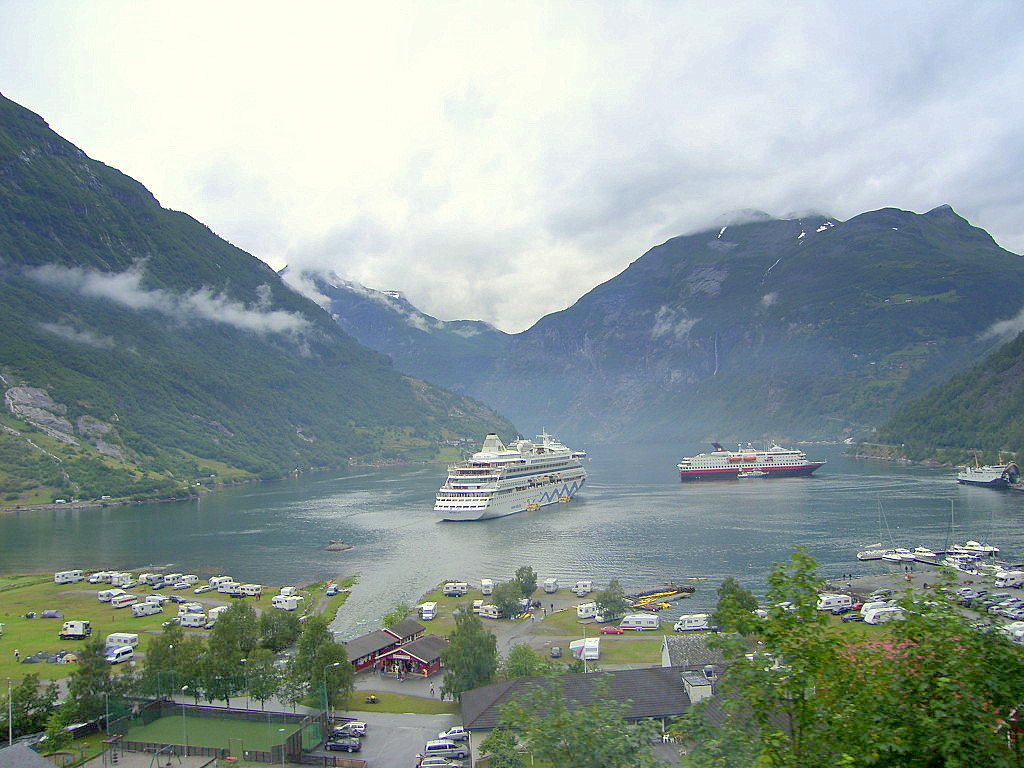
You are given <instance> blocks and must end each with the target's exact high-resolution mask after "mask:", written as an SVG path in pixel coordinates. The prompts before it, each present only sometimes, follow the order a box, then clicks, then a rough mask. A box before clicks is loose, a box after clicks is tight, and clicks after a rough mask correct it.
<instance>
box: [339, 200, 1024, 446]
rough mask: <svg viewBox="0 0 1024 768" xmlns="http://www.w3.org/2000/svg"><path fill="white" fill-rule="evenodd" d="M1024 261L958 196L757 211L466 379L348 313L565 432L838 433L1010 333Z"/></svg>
mask: <svg viewBox="0 0 1024 768" xmlns="http://www.w3.org/2000/svg"><path fill="white" fill-rule="evenodd" d="M1022 267H1024V262H1022V260H1021V257H1020V256H1017V255H1016V254H1013V253H1010V252H1008V251H1006V250H1004V249H1002V248H1000V247H999V246H998V245H997V244H996V243H995V242H994V241H993V239H992V238H991V236H990V235H988V234H987V233H986V232H984V231H983V230H981V229H979V228H976V227H973V226H972V225H970V224H969V223H968V222H967V221H966V220H964V219H963V218H962V217H960V216H959V215H957V214H956V213H955V212H954V211H953V209H952V208H950V207H949V206H941V207H939V208H936V209H934V210H932V211H929V212H927V213H925V214H915V213H911V212H908V211H903V210H898V209H895V208H886V209H882V210H878V211H871V212H868V213H864V214H861V215H859V216H856V217H854V218H852V219H850V220H848V221H845V222H844V221H840V220H838V219H835V218H833V217H829V216H824V215H813V216H805V217H797V218H791V219H782V220H780V219H772V218H771V217H769V216H768V215H767V214H761V213H757V212H747V213H746V214H745V215H743V216H740V217H737V218H735V219H733V220H732V223H726V225H725V226H721V227H716V228H714V229H711V230H707V231H703V232H698V233H695V234H691V235H687V236H681V237H676V238H673V239H671V240H669V241H667V242H665V243H663V244H661V245H659V246H656V247H654V248H652V249H651V250H649V251H648V252H647V253H645V254H644V255H643V256H641V257H640V258H639V259H637V260H636V261H635V262H633V263H632V264H631V265H630V266H629V267H628V268H627V269H626V270H624V271H623V272H622V273H621V274H619V275H617V276H616V277H614V278H612V279H611V280H609V281H607V282H605V283H603V284H601V285H599V286H597V287H596V288H594V289H593V290H592V291H590V292H589V293H587V294H586V295H585V296H583V297H582V298H580V299H579V300H578V301H577V302H576V303H575V304H574V305H573V306H571V307H569V308H568V309H566V310H563V311H561V312H556V313H554V314H551V315H548V316H546V317H544V318H542V319H541V320H540V321H539V322H538V323H537V324H536V325H534V326H533V327H531V328H530V329H528V330H526V331H524V332H522V333H520V334H516V335H514V336H512V337H510V338H509V339H508V343H507V344H504V345H502V346H500V347H497V346H496V348H495V352H494V354H492V355H490V359H489V363H488V361H486V360H481V359H478V361H477V364H478V365H479V370H476V371H474V372H473V374H472V376H471V377H470V378H467V376H466V374H465V372H464V371H462V370H459V369H460V366H459V365H458V364H457V361H456V360H452V359H444V358H440V357H438V356H437V354H443V352H439V353H437V354H435V355H434V356H433V357H432V360H431V361H430V369H429V376H428V374H427V372H426V367H425V366H422V365H419V364H416V363H415V362H414V361H412V360H409V359H407V358H405V357H403V356H402V355H400V354H398V353H397V352H396V350H395V349H394V348H393V347H392V346H391V345H390V343H389V342H388V341H387V339H386V338H385V337H382V336H377V337H373V338H371V336H372V335H371V334H369V333H368V331H367V329H366V328H361V327H360V323H359V322H358V318H357V317H355V316H348V317H346V318H345V319H344V320H339V322H343V323H344V325H345V327H346V328H347V329H348V330H349V331H350V332H351V333H352V334H353V335H354V336H355V337H356V338H358V339H360V340H362V341H364V343H367V344H370V345H371V346H374V347H375V348H376V349H378V350H380V351H382V352H384V353H386V354H390V355H393V357H394V359H395V361H396V365H398V366H399V367H400V368H402V369H403V370H405V371H407V372H410V373H414V374H416V375H423V376H424V377H428V378H430V379H431V380H432V381H434V382H436V383H439V384H441V385H443V386H449V387H452V388H457V387H458V388H460V389H461V391H464V392H466V393H467V394H470V395H472V396H473V397H476V398H478V399H480V400H481V401H483V402H486V403H487V404H488V405H491V406H492V407H494V408H496V409H497V410H499V411H501V412H502V413H504V414H506V415H507V416H509V417H510V418H511V419H512V420H513V421H515V422H516V423H517V424H520V425H523V426H533V427H538V428H539V427H540V426H546V427H548V428H551V429H556V430H558V433H559V434H560V435H562V436H564V437H566V438H567V439H580V438H585V439H589V440H598V441H599V440H631V439H641V438H643V439H680V438H685V439H686V440H687V442H688V444H692V445H694V446H696V444H698V443H699V442H701V441H702V440H703V439H709V438H714V439H733V438H737V439H752V438H756V437H758V436H761V435H772V436H777V437H780V438H805V439H816V438H823V439H836V438H842V437H846V436H849V435H852V434H858V433H861V432H863V431H865V430H866V429H867V428H869V427H871V426H873V425H877V424H880V423H882V422H883V421H884V420H885V419H886V418H888V417H889V416H890V415H891V414H892V413H893V412H894V411H895V410H896V408H897V407H899V405H901V404H903V403H906V402H907V401H908V400H910V399H911V398H913V397H914V396H917V395H920V394H921V393H923V392H924V391H926V390H927V388H928V387H930V386H932V385H935V384H936V383H938V382H940V381H942V380H943V379H945V378H946V377H948V376H949V375H951V374H952V373H955V372H957V371H960V370H963V369H964V368H965V367H967V366H969V365H971V364H973V363H975V362H977V361H978V360H980V359H981V358H982V357H983V356H984V355H985V354H986V353H988V352H990V351H991V350H992V349H993V348H994V347H995V346H997V345H998V343H999V341H1000V339H998V338H997V337H994V336H987V335H986V334H985V331H986V329H988V328H989V326H991V325H993V324H994V323H996V322H997V321H1000V320H1006V319H1008V318H1011V317H1013V316H1015V315H1016V314H1017V313H1018V311H1019V310H1020V309H1021V304H1022V300H1021V297H1022V296H1024V293H1022V289H1024V271H1022ZM336 314H339V313H336ZM394 318H395V315H394V314H393V315H392V319H393V320H394ZM396 322H397V321H396Z"/></svg>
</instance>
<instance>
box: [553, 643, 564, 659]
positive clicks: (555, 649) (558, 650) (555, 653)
mask: <svg viewBox="0 0 1024 768" xmlns="http://www.w3.org/2000/svg"><path fill="white" fill-rule="evenodd" d="M561 655H562V649H561V648H559V647H558V646H557V645H556V646H554V647H553V648H552V649H551V658H552V659H557V658H560V657H561Z"/></svg>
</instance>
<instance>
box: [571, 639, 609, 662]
mask: <svg viewBox="0 0 1024 768" xmlns="http://www.w3.org/2000/svg"><path fill="white" fill-rule="evenodd" d="M569 653H571V654H572V655H573V656H575V657H576V658H577V659H583V660H584V661H597V660H598V659H599V658H600V657H601V638H599V637H587V638H584V639H582V640H573V641H572V642H571V643H569Z"/></svg>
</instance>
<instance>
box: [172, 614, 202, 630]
mask: <svg viewBox="0 0 1024 768" xmlns="http://www.w3.org/2000/svg"><path fill="white" fill-rule="evenodd" d="M178 623H179V624H180V625H181V626H183V627H205V626H206V614H205V613H179V614H178Z"/></svg>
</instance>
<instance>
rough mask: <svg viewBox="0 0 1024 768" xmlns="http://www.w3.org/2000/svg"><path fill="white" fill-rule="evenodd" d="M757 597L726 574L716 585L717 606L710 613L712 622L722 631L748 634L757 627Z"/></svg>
mask: <svg viewBox="0 0 1024 768" xmlns="http://www.w3.org/2000/svg"><path fill="white" fill-rule="evenodd" d="M755 610H757V598H756V597H754V594H753V593H752V592H751V591H750V590H748V589H744V588H743V587H742V586H740V583H739V582H738V581H736V579H734V578H733V577H732V576H727V577H726V578H725V580H724V581H722V584H721V585H720V586H719V587H718V607H717V608H715V611H714V613H713V614H711V620H712V623H713V624H715V625H716V626H718V627H719V629H721V630H722V631H723V632H739V633H740V634H741V635H748V634H750V633H751V632H753V631H754V629H755V628H756V627H757V617H756V616H755V615H754V611H755Z"/></svg>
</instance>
